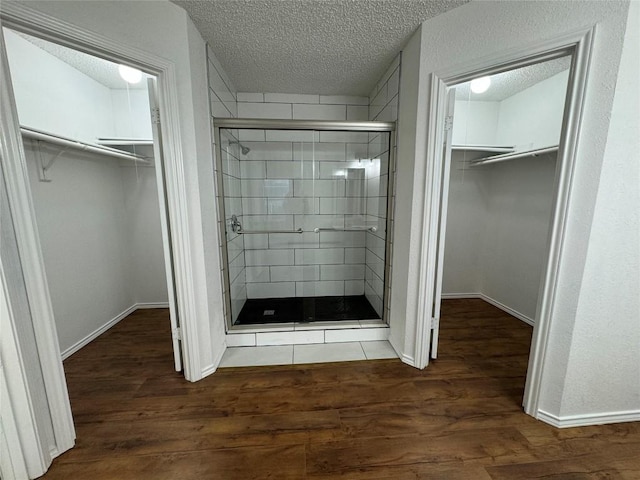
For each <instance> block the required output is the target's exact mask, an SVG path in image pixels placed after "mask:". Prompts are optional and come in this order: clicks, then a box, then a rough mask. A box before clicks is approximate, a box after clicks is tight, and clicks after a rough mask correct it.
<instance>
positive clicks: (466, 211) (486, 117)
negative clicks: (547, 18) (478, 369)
mask: <svg viewBox="0 0 640 480" xmlns="http://www.w3.org/2000/svg"><path fill="white" fill-rule="evenodd" d="M583 61H584V55H583V54H582V53H580V55H577V54H576V49H575V48H573V47H563V48H560V49H557V50H556V51H555V52H554V51H551V52H546V53H545V54H544V55H538V56H537V57H531V58H530V59H528V60H527V59H519V60H517V61H514V62H511V64H510V65H506V66H503V67H500V66H493V67H492V68H491V69H485V70H484V72H483V71H482V70H480V71H476V72H474V73H473V74H465V75H460V76H459V77H458V78H463V79H464V81H463V82H452V83H451V84H446V83H445V82H442V81H440V82H439V87H441V88H442V90H441V91H439V92H437V95H436V96H437V97H438V99H437V101H439V102H441V103H440V108H441V110H440V114H442V115H443V117H444V118H443V119H444V120H445V121H444V122H443V127H442V130H441V132H440V134H438V135H441V137H440V138H442V139H443V142H442V144H441V145H442V149H441V151H440V152H439V153H440V154H441V156H440V157H438V154H436V156H435V158H436V159H437V160H436V161H441V162H442V164H441V169H440V172H439V174H438V175H440V177H439V178H440V181H439V183H440V185H438V188H439V192H438V197H439V205H438V210H437V211H438V213H437V218H436V219H435V220H434V222H435V223H434V224H432V225H434V226H435V227H436V230H435V232H436V233H437V235H434V238H433V240H432V241H433V243H432V246H435V248H436V250H435V265H436V269H435V270H436V273H435V278H434V282H433V317H432V320H431V329H430V335H429V337H428V343H429V344H428V346H427V348H428V349H427V351H428V356H429V357H430V358H431V359H435V358H437V356H438V354H439V353H441V354H442V355H447V354H452V353H455V342H456V341H468V340H470V339H469V338H467V337H464V336H465V335H469V331H473V330H474V329H475V330H477V331H478V333H477V335H474V340H473V341H477V348H478V356H479V358H478V364H479V365H481V364H482V358H481V356H482V354H483V352H485V351H486V352H489V353H491V352H492V351H494V352H500V353H499V355H501V358H502V359H503V361H504V362H505V365H506V364H509V365H510V367H512V368H514V369H520V370H521V371H520V372H519V374H518V375H517V376H519V375H521V376H522V378H525V376H526V378H527V382H526V383H527V384H526V385H519V386H518V388H519V389H520V398H522V393H523V392H524V400H523V405H525V410H527V411H528V412H529V411H530V407H531V405H530V404H527V389H529V392H530V391H531V390H530V389H531V388H532V387H531V385H530V376H529V373H530V370H531V365H532V362H533V355H534V352H536V350H537V349H538V350H537V351H539V348H543V347H540V345H538V343H537V342H538V341H539V337H540V331H539V330H537V329H538V323H539V322H540V319H541V318H542V316H543V315H544V309H545V308H546V307H545V303H546V302H548V296H549V293H548V292H549V288H550V283H549V273H550V271H552V269H553V266H554V262H555V261H557V260H556V259H555V253H554V250H553V245H554V243H555V242H556V241H557V235H558V233H557V232H558V221H559V218H561V217H560V215H559V209H561V208H562V205H563V203H562V202H563V200H562V198H563V191H565V190H566V182H567V171H568V170H569V171H570V166H571V165H570V163H571V162H570V161H567V153H566V152H567V151H571V148H572V143H571V142H573V139H572V138H571V136H572V133H573V132H575V126H576V123H577V120H576V118H579V117H578V116H576V114H575V112H576V110H577V107H576V103H575V98H576V96H577V95H578V93H577V92H579V91H580V88H582V85H583V83H582V82H583V81H584V77H580V76H579V75H576V64H579V63H580V62H583ZM485 72H486V73H485ZM445 99H446V101H445ZM437 128H440V127H437ZM439 159H441V160H439ZM571 161H573V159H571ZM434 182H435V183H438V180H434ZM520 322H524V324H525V325H524V326H523V324H522V323H520ZM461 327H464V329H465V330H464V331H463V330H462V329H461V330H456V329H458V328H461ZM531 327H533V328H531ZM441 329H446V334H445V335H441ZM465 332H466V333H465ZM487 332H488V333H487ZM456 335H463V337H464V338H463V337H456ZM440 339H441V340H442V341H441V342H439V340H440ZM483 349H484V350H483ZM427 360H428V359H427ZM509 362H511V363H509ZM525 372H527V373H526V375H525ZM527 407H529V408H527Z"/></svg>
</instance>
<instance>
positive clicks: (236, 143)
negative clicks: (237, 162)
mask: <svg viewBox="0 0 640 480" xmlns="http://www.w3.org/2000/svg"><path fill="white" fill-rule="evenodd" d="M229 145H238V146H239V147H240V151H241V152H242V154H243V155H246V154H247V153H249V152H250V151H251V149H250V148H249V147H245V146H244V145H242V144H241V143H240V142H229Z"/></svg>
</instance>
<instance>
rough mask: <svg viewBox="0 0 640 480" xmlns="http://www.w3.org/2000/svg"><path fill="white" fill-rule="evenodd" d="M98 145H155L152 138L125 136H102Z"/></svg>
mask: <svg viewBox="0 0 640 480" xmlns="http://www.w3.org/2000/svg"><path fill="white" fill-rule="evenodd" d="M97 143H98V145H153V140H152V139H146V138H125V137H100V138H98V141H97Z"/></svg>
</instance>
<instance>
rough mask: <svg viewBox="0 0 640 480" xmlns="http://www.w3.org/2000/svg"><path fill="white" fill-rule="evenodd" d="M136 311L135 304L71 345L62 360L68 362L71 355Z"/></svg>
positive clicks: (63, 353)
mask: <svg viewBox="0 0 640 480" xmlns="http://www.w3.org/2000/svg"><path fill="white" fill-rule="evenodd" d="M135 311H136V305H135V304H134V305H131V306H130V307H129V308H127V309H126V310H124V311H123V312H122V313H119V314H118V315H116V316H115V317H113V318H112V319H111V320H109V321H108V322H107V323H105V324H104V325H102V326H101V327H100V328H98V329H97V330H94V331H93V332H91V333H90V334H89V335H87V336H86V337H84V338H83V339H82V340H79V341H78V342H76V343H74V344H73V345H71V346H70V347H69V348H67V349H66V350H65V351H64V352H62V360H66V359H67V358H69V357H70V356H71V355H73V354H74V353H76V352H77V351H78V350H80V349H81V348H82V347H84V346H85V345H87V344H88V343H89V342H91V341H92V340H95V339H96V338H98V337H99V336H100V335H102V334H103V333H104V332H106V331H107V330H109V329H110V328H111V327H113V326H114V325H115V324H117V323H118V322H119V321H120V320H122V319H123V318H125V317H127V316H129V315H131V314H132V313H133V312H135Z"/></svg>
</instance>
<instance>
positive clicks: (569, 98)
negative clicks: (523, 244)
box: [414, 27, 595, 419]
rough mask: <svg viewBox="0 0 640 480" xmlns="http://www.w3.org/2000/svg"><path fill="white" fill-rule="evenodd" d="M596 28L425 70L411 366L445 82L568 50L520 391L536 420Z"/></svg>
mask: <svg viewBox="0 0 640 480" xmlns="http://www.w3.org/2000/svg"><path fill="white" fill-rule="evenodd" d="M594 34H595V27H589V28H582V29H578V30H574V31H571V32H568V33H566V34H564V35H561V36H558V37H556V38H552V39H549V40H546V41H543V42H538V43H535V44H532V45H530V46H529V47H527V48H525V49H512V50H507V51H504V52H499V53H496V54H494V55H491V56H487V57H484V58H481V59H477V60H474V61H472V62H468V63H466V64H459V65H457V66H455V67H453V68H451V69H448V70H443V71H441V72H435V73H433V74H431V75H430V100H429V104H428V107H427V116H428V119H429V120H428V121H429V123H428V125H429V127H428V131H427V136H426V145H427V151H426V172H427V175H426V178H425V179H424V184H423V188H424V192H425V193H426V194H425V196H424V202H423V205H422V207H423V212H424V216H423V219H422V222H421V223H422V224H421V225H420V230H421V232H422V235H421V242H420V261H419V272H418V299H417V300H418V318H417V325H416V338H415V351H414V358H415V366H416V367H418V368H425V367H426V366H427V365H428V363H429V356H430V343H431V332H432V330H433V328H434V326H435V325H434V322H433V320H434V318H433V310H434V301H435V297H436V291H435V289H436V281H437V269H438V256H437V252H438V245H439V243H440V231H439V228H438V224H439V214H440V208H441V205H442V202H443V198H442V195H443V191H447V189H446V188H443V182H447V185H448V182H449V178H447V179H444V180H442V172H443V168H444V151H443V149H442V145H443V143H444V141H445V135H446V127H445V124H446V105H447V104H446V101H447V89H448V88H450V87H453V86H455V85H458V84H461V83H465V82H468V81H470V80H472V79H473V78H476V77H480V76H485V75H493V74H496V73H500V72H504V71H506V70H512V69H514V68H518V67H522V66H526V65H530V64H532V63H539V62H543V61H545V60H550V59H553V58H557V57H559V56H562V55H566V54H571V55H572V61H571V69H570V74H569V80H568V85H567V95H566V100H565V106H564V118H563V123H562V133H561V137H560V142H559V149H558V161H557V164H556V177H555V189H554V199H553V208H552V217H551V222H550V230H549V235H548V237H547V260H546V263H545V265H544V270H543V275H542V278H541V282H540V288H539V294H538V303H537V308H536V316H535V325H534V328H533V337H532V342H531V349H530V353H529V365H528V369H527V377H526V384H525V392H524V398H523V406H524V411H525V413H527V414H529V415H531V416H533V417H534V418H538V419H541V418H543V417H544V415H543V414H541V412H540V410H539V400H540V393H541V388H542V379H543V376H544V373H545V368H546V350H547V345H548V342H549V336H550V332H551V325H552V322H553V321H554V317H553V311H554V307H555V300H556V294H557V288H558V272H559V267H560V264H561V262H562V257H563V253H564V251H565V250H566V249H567V248H568V245H567V244H566V241H565V235H564V233H565V228H566V219H567V212H568V209H569V200H570V196H571V190H572V181H573V172H574V167H575V164H576V162H577V146H578V139H579V134H580V125H581V120H582V112H583V109H584V97H585V90H586V86H587V80H588V73H589V64H590V60H591V50H592V46H593V38H594Z"/></svg>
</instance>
